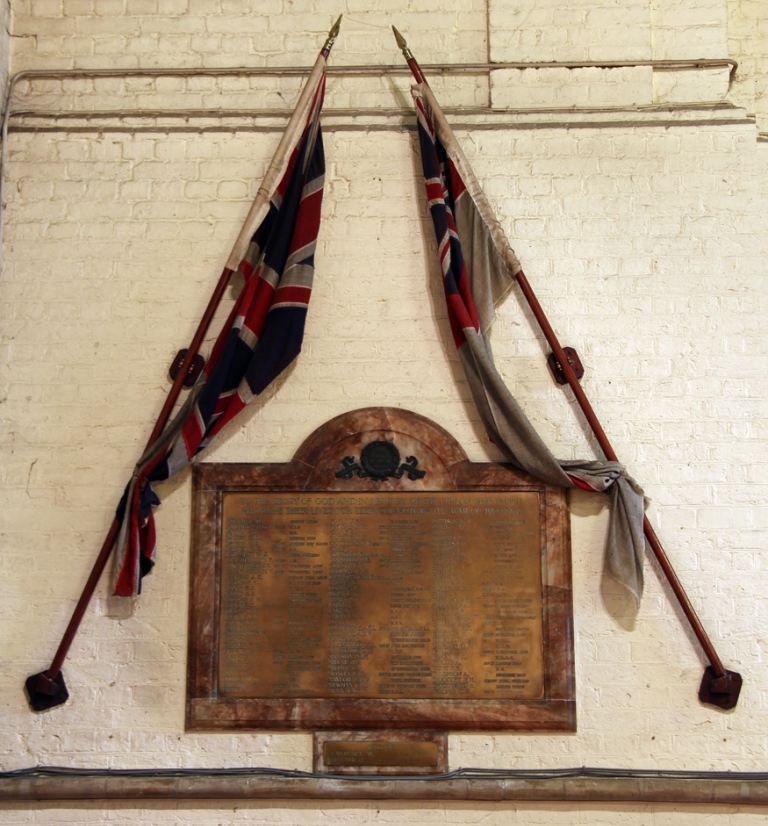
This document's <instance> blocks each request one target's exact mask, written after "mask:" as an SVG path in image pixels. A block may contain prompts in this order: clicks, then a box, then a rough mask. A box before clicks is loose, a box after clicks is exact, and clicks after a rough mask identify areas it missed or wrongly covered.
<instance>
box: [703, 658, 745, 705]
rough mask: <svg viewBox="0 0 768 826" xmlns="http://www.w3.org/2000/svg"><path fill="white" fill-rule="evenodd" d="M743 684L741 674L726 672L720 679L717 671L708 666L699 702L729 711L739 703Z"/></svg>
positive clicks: (705, 670)
mask: <svg viewBox="0 0 768 826" xmlns="http://www.w3.org/2000/svg"><path fill="white" fill-rule="evenodd" d="M742 682H743V681H742V679H741V674H738V673H737V672H736V671H726V672H725V674H723V676H722V677H718V676H717V674H716V673H715V669H714V668H712V666H711V665H708V666H707V667H706V668H705V669H704V677H703V679H702V681H701V687H700V688H699V700H700V701H701V702H702V703H708V704H709V705H713V706H718V708H722V709H723V710H725V711H728V710H729V709H731V708H735V707H736V703H738V702H739V694H740V693H741V684H742Z"/></svg>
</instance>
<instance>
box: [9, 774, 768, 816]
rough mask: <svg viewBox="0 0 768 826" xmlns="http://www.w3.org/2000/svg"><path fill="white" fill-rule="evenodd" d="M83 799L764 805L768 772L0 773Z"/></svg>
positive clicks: (22, 794) (42, 792) (16, 782)
mask: <svg viewBox="0 0 768 826" xmlns="http://www.w3.org/2000/svg"><path fill="white" fill-rule="evenodd" d="M60 771H61V770H60ZM8 775H12V776H8ZM85 799H88V800H135V801H137V802H138V801H146V800H188V801H192V800H213V799H219V800H243V799H251V800H319V799H324V800H400V801H402V800H414V801H416V800H448V801H450V800H452V801H496V802H503V801H540V802H543V801H549V802H592V803H595V802H602V803H675V804H688V805H728V806H761V807H762V806H768V779H767V778H766V775H765V774H764V773H762V774H758V773H738V772H734V773H711V774H708V773H706V772H703V773H695V772H691V773H689V774H686V773H683V772H681V773H675V772H651V771H645V772H631V771H625V772H623V773H612V772H611V770H600V771H598V770H589V769H582V770H579V769H574V770H570V771H569V772H563V771H553V772H546V771H543V770H542V771H539V772H515V771H508V772H505V771H500V770H499V771H495V772H491V771H489V772H479V771H478V772H470V773H466V772H462V771H458V772H453V773H450V774H448V775H439V776H436V777H433V778H429V777H427V778H423V777H422V778H414V777H405V778H393V777H339V776H327V777H326V776H319V775H312V774H304V773H301V772H290V771H285V772H281V771H279V770H260V769H242V770H218V771H215V770H211V771H205V770H195V771H184V770H165V771H162V770H158V771H151V770H146V771H87V770H80V771H62V773H57V772H56V771H54V772H50V771H46V770H30V771H26V772H22V773H6V774H5V776H0V801H6V802H9V801H33V800H36V801H45V800H85Z"/></svg>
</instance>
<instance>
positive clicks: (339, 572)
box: [218, 492, 543, 699]
mask: <svg viewBox="0 0 768 826" xmlns="http://www.w3.org/2000/svg"><path fill="white" fill-rule="evenodd" d="M539 511H540V501H539V496H538V494H537V493H528V492H525V493H510V492H470V493H461V494H458V493H431V492H420V493H401V492H388V493H356V494H354V495H352V494H346V493H340V492H334V493H309V494H298V493H297V494H285V493H261V492H260V493H245V494H242V493H228V494H225V495H224V502H223V526H222V532H223V540H222V552H221V606H222V607H221V626H220V636H219V646H218V650H219V693H220V694H221V695H222V696H239V697H326V696H337V697H398V698H430V697H444V698H457V699H484V698H489V697H492V698H527V699H532V698H539V697H541V695H542V690H543V676H542V627H541V626H542V613H541V571H540V560H539V547H540V517H539Z"/></svg>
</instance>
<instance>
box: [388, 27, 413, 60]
mask: <svg viewBox="0 0 768 826" xmlns="http://www.w3.org/2000/svg"><path fill="white" fill-rule="evenodd" d="M392 31H393V32H394V33H395V40H396V41H397V45H398V46H399V47H400V51H401V52H402V53H403V56H404V57H405V59H406V60H412V59H413V55H412V54H411V50H410V49H409V48H408V44H407V43H406V41H405V38H404V37H403V36H402V35H401V34H400V32H399V31H398V30H397V29H396V28H395V27H394V26H392Z"/></svg>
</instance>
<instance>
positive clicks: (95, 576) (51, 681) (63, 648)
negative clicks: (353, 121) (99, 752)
mask: <svg viewBox="0 0 768 826" xmlns="http://www.w3.org/2000/svg"><path fill="white" fill-rule="evenodd" d="M340 27H341V15H339V18H338V19H337V20H336V22H335V23H334V24H333V26H332V27H331V30H330V31H329V32H328V37H327V38H326V41H325V43H324V44H323V48H322V49H321V50H320V57H321V58H322V59H323V60H325V59H327V57H328V55H329V54H330V51H331V48H332V47H333V43H334V41H335V40H336V37H337V36H338V33H339V29H340ZM297 108H298V107H297ZM280 149H281V147H278V152H277V153H276V154H278V153H279V151H280ZM260 200H261V201H263V200H264V193H263V192H262V190H261V189H260V190H259V193H258V195H257V196H256V202H259V201H260ZM267 200H268V199H267ZM251 213H253V208H251ZM249 217H250V213H249ZM239 243H240V239H238V242H236V245H235V246H236V248H237V246H238V244H239ZM236 267H237V265H236V264H235V265H234V266H233V265H232V256H230V260H228V261H227V266H226V267H225V268H224V270H223V271H222V273H221V275H220V276H219V280H218V282H217V284H216V287H215V288H214V291H213V294H212V295H211V298H210V300H209V302H208V306H207V307H206V309H205V313H204V314H203V317H202V318H201V319H200V323H199V324H198V327H197V331H196V332H195V334H194V336H193V338H192V342H191V343H190V345H189V347H188V349H187V351H186V354H185V355H184V358H183V361H182V363H181V366H180V368H179V370H178V373H177V374H176V378H175V379H174V382H173V385H172V386H171V389H170V390H169V391H168V396H167V398H166V400H165V404H164V405H163V408H162V410H161V411H160V415H159V416H158V418H157V421H156V423H155V426H154V428H153V429H152V433H151V434H150V437H149V439H148V441H147V446H146V448H145V449H144V452H146V451H147V450H148V449H149V448H150V446H151V445H152V444H154V442H155V441H156V440H157V439H158V438H159V437H160V435H161V434H162V433H163V431H164V430H165V426H166V425H167V424H168V420H169V419H170V416H171V413H172V412H173V409H174V407H175V405H176V402H177V401H178V398H179V395H180V394H181V390H182V387H183V385H184V382H185V380H186V378H187V375H188V374H189V371H190V368H191V367H192V362H193V360H194V358H195V356H196V354H197V352H198V350H199V349H200V346H201V345H202V343H203V339H204V338H205V335H206V333H207V332H208V328H209V326H210V324H211V321H212V320H213V317H214V315H215V313H216V310H217V309H218V307H219V304H220V303H221V300H222V298H223V296H224V291H225V290H226V288H227V285H228V284H229V280H230V278H231V277H232V275H233V273H234V272H235V269H236ZM125 518H126V519H127V518H128V515H127V514H126V516H125ZM119 530H120V523H119V521H118V519H117V517H115V518H114V519H113V520H112V524H111V526H110V528H109V530H108V532H107V535H106V538H105V539H104V543H103V544H102V546H101V550H100V551H99V554H98V556H97V557H96V561H95V562H94V564H93V568H92V569H91V573H90V575H89V577H88V580H87V581H86V583H85V586H84V588H83V591H82V593H81V594H80V599H79V600H78V601H77V604H76V606H75V609H74V611H73V612H72V617H71V619H70V620H69V624H68V625H67V627H66V629H65V631H64V635H63V636H62V639H61V642H60V643H59V647H58V649H57V650H56V654H55V655H54V657H53V660H52V661H51V664H50V665H49V666H48V668H47V669H46V670H45V671H41V672H40V673H39V674H33V675H32V676H31V677H28V678H27V680H26V681H25V683H24V687H25V690H26V693H27V698H28V700H29V705H30V707H31V708H32V710H33V711H46V710H47V709H49V708H54V707H56V706H60V705H62V704H64V703H66V701H67V700H68V699H69V692H68V691H67V687H66V684H65V683H64V676H63V674H62V673H61V667H62V665H63V664H64V660H65V659H66V657H67V654H68V653H69V649H70V646H71V645H72V641H73V640H74V638H75V635H76V634H77V631H78V629H79V628H80V623H81V622H82V620H83V616H84V615H85V611H86V609H87V608H88V605H89V603H90V601H91V598H92V597H93V594H94V592H95V590H96V585H97V584H98V582H99V579H100V578H101V575H102V574H103V573H104V569H105V568H106V565H107V561H108V560H109V557H110V555H111V553H112V549H113V547H114V544H115V540H116V539H117V535H118V533H119Z"/></svg>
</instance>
